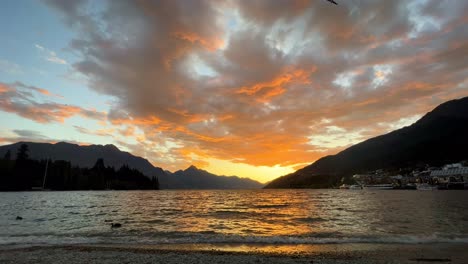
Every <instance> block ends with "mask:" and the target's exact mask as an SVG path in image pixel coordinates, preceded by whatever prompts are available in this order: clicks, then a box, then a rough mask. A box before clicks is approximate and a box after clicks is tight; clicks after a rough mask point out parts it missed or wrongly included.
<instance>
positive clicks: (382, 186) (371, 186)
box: [363, 184, 393, 190]
mask: <svg viewBox="0 0 468 264" xmlns="http://www.w3.org/2000/svg"><path fill="white" fill-rule="evenodd" d="M363 188H364V190H393V185H392V184H368V185H364V186H363Z"/></svg>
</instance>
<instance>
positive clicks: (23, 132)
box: [13, 129, 47, 140]
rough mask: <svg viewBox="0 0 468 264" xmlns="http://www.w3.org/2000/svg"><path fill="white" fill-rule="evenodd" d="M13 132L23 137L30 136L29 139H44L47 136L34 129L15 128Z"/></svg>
mask: <svg viewBox="0 0 468 264" xmlns="http://www.w3.org/2000/svg"><path fill="white" fill-rule="evenodd" d="M13 133H15V134H16V135H18V136H19V137H22V138H29V140H37V139H42V140H44V139H46V138H47V137H46V136H44V135H43V134H41V133H40V132H38V131H34V130H25V129H15V130H13Z"/></svg>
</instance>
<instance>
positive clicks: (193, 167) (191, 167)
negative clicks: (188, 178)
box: [185, 165, 198, 171]
mask: <svg viewBox="0 0 468 264" xmlns="http://www.w3.org/2000/svg"><path fill="white" fill-rule="evenodd" d="M185 170H186V171H188V170H198V168H197V167H195V165H190V167H188V168H187V169H185Z"/></svg>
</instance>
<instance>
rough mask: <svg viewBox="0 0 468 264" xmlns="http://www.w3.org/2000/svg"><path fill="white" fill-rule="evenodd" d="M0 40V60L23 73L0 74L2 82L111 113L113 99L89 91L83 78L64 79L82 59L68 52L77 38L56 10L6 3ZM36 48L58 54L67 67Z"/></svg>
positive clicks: (27, 2) (30, 2)
mask: <svg viewBox="0 0 468 264" xmlns="http://www.w3.org/2000/svg"><path fill="white" fill-rule="evenodd" d="M0 36H2V42H1V43H0V60H3V61H8V62H10V63H13V64H17V65H19V67H20V69H21V72H20V73H16V74H11V73H9V72H6V71H3V72H0V82H4V83H12V82H15V81H21V82H23V83H25V84H27V85H33V86H38V87H41V88H45V89H48V90H50V91H51V92H53V93H56V94H60V95H62V96H64V99H62V100H59V103H66V104H72V105H79V106H84V107H92V108H95V109H97V110H100V111H107V110H108V108H109V105H108V104H106V103H105V102H107V101H109V100H110V99H111V97H109V96H105V95H100V94H97V93H96V92H94V91H92V90H90V89H88V88H87V85H86V79H85V78H84V77H83V76H79V77H78V80H70V79H69V78H66V77H65V76H69V75H70V74H71V73H73V72H74V70H73V68H72V66H71V64H73V63H74V62H77V61H78V60H79V58H77V57H76V55H74V54H73V53H71V52H70V51H67V50H66V48H67V46H68V44H69V42H70V40H71V39H72V38H73V37H74V36H75V35H74V33H73V32H72V31H71V30H70V29H69V28H68V27H67V26H66V25H65V24H64V23H63V22H62V21H61V18H60V15H59V14H58V13H57V12H56V11H55V10H52V9H50V8H49V7H47V6H45V5H44V4H43V3H42V2H39V1H34V0H24V1H4V2H2V8H0ZM36 45H40V46H42V47H44V48H45V49H47V50H50V51H53V52H55V53H56V55H57V57H59V58H61V59H64V60H65V61H67V63H68V64H57V63H53V62H50V61H47V60H46V56H47V55H48V54H47V51H41V50H40V49H38V48H37V47H36ZM54 100H57V99H54Z"/></svg>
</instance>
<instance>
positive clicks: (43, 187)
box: [31, 159, 50, 191]
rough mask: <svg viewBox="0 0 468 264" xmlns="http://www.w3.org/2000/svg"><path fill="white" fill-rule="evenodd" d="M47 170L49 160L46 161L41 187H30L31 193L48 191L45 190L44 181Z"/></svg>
mask: <svg viewBox="0 0 468 264" xmlns="http://www.w3.org/2000/svg"><path fill="white" fill-rule="evenodd" d="M48 168H49V159H47V162H46V166H45V170H44V178H43V180H42V187H32V188H31V189H32V190H33V191H50V190H49V189H45V184H46V179H47V169H48Z"/></svg>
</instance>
